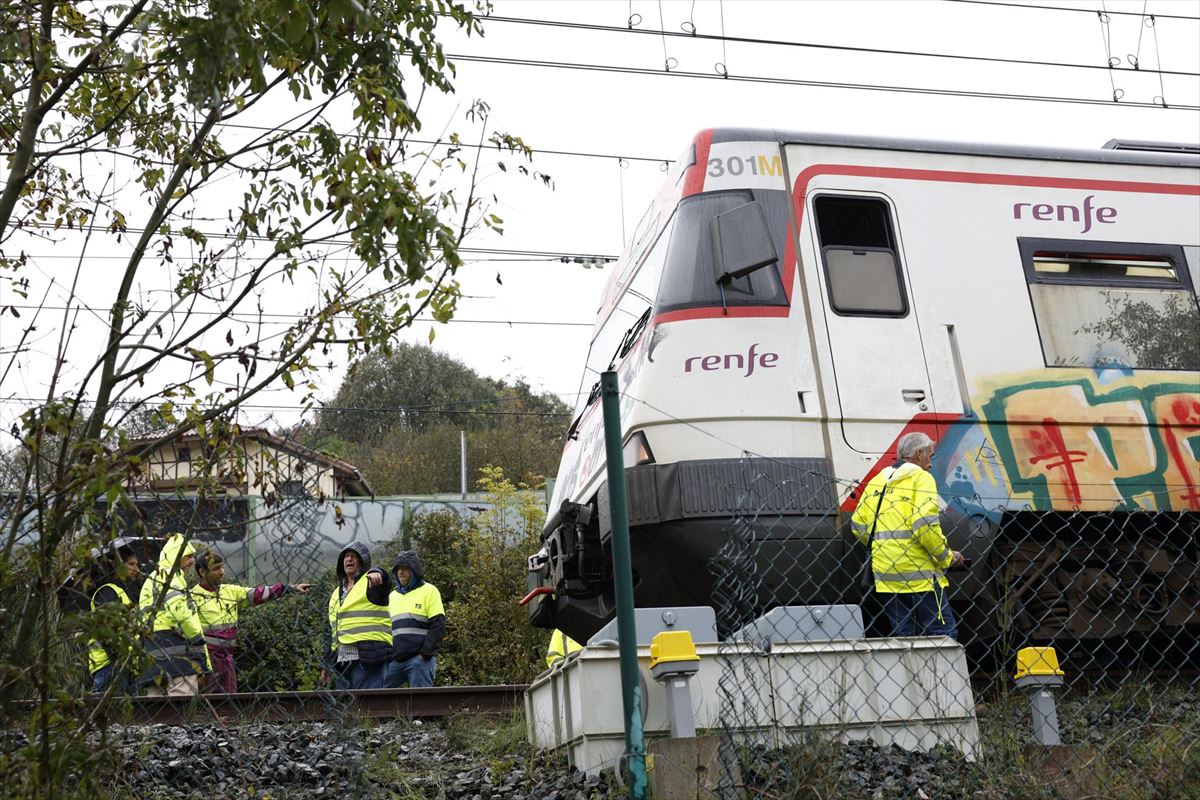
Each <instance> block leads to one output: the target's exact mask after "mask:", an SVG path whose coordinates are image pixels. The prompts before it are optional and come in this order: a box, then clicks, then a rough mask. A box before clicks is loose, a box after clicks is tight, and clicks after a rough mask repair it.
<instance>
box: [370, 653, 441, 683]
mask: <svg viewBox="0 0 1200 800" xmlns="http://www.w3.org/2000/svg"><path fill="white" fill-rule="evenodd" d="M435 672H437V658H436V657H433V658H422V657H421V656H420V655H415V656H413V657H412V658H409V659H406V660H404V661H389V662H388V666H387V677H386V678H385V679H384V683H383V685H384V686H386V687H387V688H389V689H399V688H400V687H401V686H403V685H404V684H406V683H407V684H408V685H409V686H411V687H412V688H413V689H427V688H429V687H430V686H433V675H434V673H435Z"/></svg>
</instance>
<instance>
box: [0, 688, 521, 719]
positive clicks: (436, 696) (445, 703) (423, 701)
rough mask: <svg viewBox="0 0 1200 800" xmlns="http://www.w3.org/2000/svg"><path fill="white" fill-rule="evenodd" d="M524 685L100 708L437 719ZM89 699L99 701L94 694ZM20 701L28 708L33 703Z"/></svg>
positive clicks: (159, 715) (150, 701)
mask: <svg viewBox="0 0 1200 800" xmlns="http://www.w3.org/2000/svg"><path fill="white" fill-rule="evenodd" d="M527 688H529V687H528V686H527V685H523V684H511V685H502V686H435V687H433V688H429V689H357V690H345V691H319V692H237V693H235V694H202V695H199V696H188V697H114V698H110V699H108V700H106V701H104V704H105V706H106V708H105V709H103V710H102V711H101V714H100V715H101V716H103V717H105V718H106V719H107V721H108V722H109V723H113V722H122V723H127V724H133V725H150V724H156V723H162V724H167V725H182V724H186V723H204V722H209V723H217V724H224V723H226V722H293V721H294V722H300V721H313V722H318V721H328V720H342V719H347V718H351V717H355V718H370V719H395V718H398V717H404V718H415V719H436V718H439V717H447V716H451V715H453V714H459V713H468V714H470V713H484V714H486V713H501V712H507V711H512V710H515V709H517V708H520V707H521V705H522V702H523V697H524V694H525V690H526V689H527ZM85 702H87V703H91V704H93V705H94V704H96V703H98V702H100V697H99V696H98V695H90V696H89V697H88V700H86V701H85ZM21 705H23V706H25V707H27V708H28V709H29V710H30V711H32V710H34V708H35V706H36V702H35V701H32V700H30V701H25V702H24V703H22V704H21Z"/></svg>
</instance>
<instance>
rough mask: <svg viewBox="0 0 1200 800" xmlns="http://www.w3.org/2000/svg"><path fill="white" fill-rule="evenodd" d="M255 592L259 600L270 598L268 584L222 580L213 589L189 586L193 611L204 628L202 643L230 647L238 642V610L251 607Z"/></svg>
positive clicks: (264, 600) (263, 600)
mask: <svg viewBox="0 0 1200 800" xmlns="http://www.w3.org/2000/svg"><path fill="white" fill-rule="evenodd" d="M255 592H258V595H259V596H261V598H262V599H261V600H259V602H266V600H267V599H270V587H266V586H259V587H257V588H255V587H251V586H235V585H233V584H228V583H223V584H221V585H220V586H218V587H217V590H216V591H215V592H214V591H213V590H212V589H206V588H205V587H204V586H196V587H195V588H193V589H192V599H193V600H194V601H195V603H196V613H197V614H198V615H199V617H200V624H201V625H202V626H203V628H204V642H205V644H208V645H210V646H212V647H224V648H232V647H234V646H235V645H236V644H237V626H238V614H239V613H240V612H241V611H242V609H244V608H249V607H250V604H251V601H252V600H253V599H254V598H255V596H256V595H255ZM230 631H232V633H230ZM217 634H220V636H218V635H217Z"/></svg>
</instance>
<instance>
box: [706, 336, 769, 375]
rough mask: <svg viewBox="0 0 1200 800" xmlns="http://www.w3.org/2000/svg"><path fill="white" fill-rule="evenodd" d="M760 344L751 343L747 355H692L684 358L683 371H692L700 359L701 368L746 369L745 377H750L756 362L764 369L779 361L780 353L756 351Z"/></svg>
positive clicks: (711, 369)
mask: <svg viewBox="0 0 1200 800" xmlns="http://www.w3.org/2000/svg"><path fill="white" fill-rule="evenodd" d="M757 349H758V344H757V343H755V344H752V345H750V349H749V350H747V351H746V355H744V356H743V355H742V354H741V353H729V354H727V355H720V356H718V355H711V356H692V357H691V358H687V359H684V362H683V371H684V372H691V371H692V366H693V365H694V364H695V363H696V362H697V361H698V362H700V365H699V369H702V370H704V371H705V372H715V371H717V370H723V369H739V370H740V369H744V370H746V374H745V375H743V376H742V377H743V378H749V377H750V375H751V374H753V372H754V366H755V363H757V364H758V366H760V367H762V368H763V369H774V368H775V365H776V364H777V363H778V361H779V354H778V353H759V352H756V351H757Z"/></svg>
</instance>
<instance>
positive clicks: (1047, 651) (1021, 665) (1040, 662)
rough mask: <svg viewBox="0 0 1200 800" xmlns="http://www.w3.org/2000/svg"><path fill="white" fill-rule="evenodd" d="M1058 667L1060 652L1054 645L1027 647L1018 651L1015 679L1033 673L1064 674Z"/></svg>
mask: <svg viewBox="0 0 1200 800" xmlns="http://www.w3.org/2000/svg"><path fill="white" fill-rule="evenodd" d="M1064 674H1065V673H1064V672H1063V671H1062V670H1061V669H1059V667H1058V653H1057V652H1056V651H1055V650H1054V648H1053V647H1025V648H1022V649H1020V650H1018V651H1017V674H1016V675H1014V676H1013V678H1014V679H1015V680H1018V681H1019V680H1021V678H1027V677H1030V676H1033V675H1059V676H1061V675H1064Z"/></svg>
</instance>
